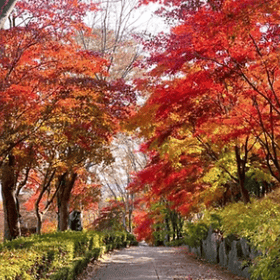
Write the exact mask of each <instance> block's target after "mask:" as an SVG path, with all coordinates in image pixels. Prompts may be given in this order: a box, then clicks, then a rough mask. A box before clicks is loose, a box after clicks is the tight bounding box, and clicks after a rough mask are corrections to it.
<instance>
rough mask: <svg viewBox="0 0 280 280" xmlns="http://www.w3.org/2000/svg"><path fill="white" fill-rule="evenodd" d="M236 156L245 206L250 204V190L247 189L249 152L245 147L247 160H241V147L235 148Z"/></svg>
mask: <svg viewBox="0 0 280 280" xmlns="http://www.w3.org/2000/svg"><path fill="white" fill-rule="evenodd" d="M235 156H236V163H237V173H238V181H239V189H240V193H241V196H242V200H243V202H244V204H247V203H250V202H251V201H250V195H249V192H248V190H247V189H246V188H245V179H246V162H247V150H246V147H245V159H243V160H242V159H241V157H240V150H239V147H237V146H235Z"/></svg>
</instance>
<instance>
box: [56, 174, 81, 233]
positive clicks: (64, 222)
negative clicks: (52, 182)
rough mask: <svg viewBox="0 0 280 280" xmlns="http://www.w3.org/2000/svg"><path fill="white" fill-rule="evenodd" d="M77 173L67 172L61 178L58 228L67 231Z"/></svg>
mask: <svg viewBox="0 0 280 280" xmlns="http://www.w3.org/2000/svg"><path fill="white" fill-rule="evenodd" d="M76 178H77V174H76V173H73V172H65V173H64V174H63V175H61V176H60V178H59V181H58V183H59V190H58V192H57V206H58V230H60V231H65V230H67V229H68V218H69V201H70V197H71V191H72V189H73V187H74V184H75V180H76Z"/></svg>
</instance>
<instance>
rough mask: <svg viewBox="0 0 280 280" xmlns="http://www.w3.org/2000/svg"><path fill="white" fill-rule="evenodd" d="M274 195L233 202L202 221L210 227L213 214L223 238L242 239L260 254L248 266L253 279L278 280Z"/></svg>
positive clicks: (279, 227) (278, 210)
mask: <svg viewBox="0 0 280 280" xmlns="http://www.w3.org/2000/svg"><path fill="white" fill-rule="evenodd" d="M277 199H278V198H277V193H276V194H275V195H274V194H272V195H271V196H268V197H266V198H264V199H262V200H257V199H252V203H250V204H247V205H244V203H242V202H238V203H232V204H229V205H227V206H226V207H225V208H223V209H219V210H217V209H216V210H213V211H211V212H208V213H206V214H205V216H204V218H203V219H202V221H201V222H205V223H207V224H209V217H210V216H211V215H213V214H214V215H216V216H217V217H218V220H220V226H219V227H218V228H219V229H220V230H221V232H223V236H224V237H226V236H229V235H232V234H233V235H235V236H237V237H239V238H241V237H242V238H245V239H247V240H248V241H249V243H250V245H251V246H252V247H253V248H254V249H255V250H257V251H260V252H261V255H260V256H258V257H257V258H256V259H255V260H253V263H252V265H251V267H250V271H251V275H252V279H262V280H274V279H275V280H276V279H277V280H278V279H279V278H280V276H279V275H280V234H279V233H280V220H279V215H280V204H279V203H278V201H277Z"/></svg>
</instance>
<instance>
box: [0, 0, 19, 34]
mask: <svg viewBox="0 0 280 280" xmlns="http://www.w3.org/2000/svg"><path fill="white" fill-rule="evenodd" d="M16 3H17V0H4V1H2V3H0V29H3V27H4V24H5V22H6V20H7V18H8V16H9V15H10V13H11V12H12V11H13V9H14V6H15V4H16Z"/></svg>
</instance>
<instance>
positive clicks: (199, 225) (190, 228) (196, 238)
mask: <svg viewBox="0 0 280 280" xmlns="http://www.w3.org/2000/svg"><path fill="white" fill-rule="evenodd" d="M208 230H209V227H208V225H207V224H206V223H204V222H201V221H199V222H196V223H191V222H188V223H187V226H186V236H185V238H184V239H185V243H186V244H187V245H189V246H191V247H198V246H200V244H201V241H202V240H203V239H205V238H206V237H207V233H208Z"/></svg>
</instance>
